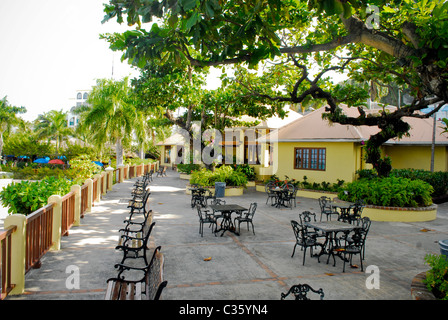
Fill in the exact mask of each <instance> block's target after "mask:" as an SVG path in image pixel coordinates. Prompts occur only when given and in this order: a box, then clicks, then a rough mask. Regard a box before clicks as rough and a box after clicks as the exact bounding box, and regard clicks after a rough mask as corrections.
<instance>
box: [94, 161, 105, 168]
mask: <svg viewBox="0 0 448 320" xmlns="http://www.w3.org/2000/svg"><path fill="white" fill-rule="evenodd" d="M92 162H93V163H95V164H97V165H99V166H100V167H103V164H102V163H101V162H99V161H92Z"/></svg>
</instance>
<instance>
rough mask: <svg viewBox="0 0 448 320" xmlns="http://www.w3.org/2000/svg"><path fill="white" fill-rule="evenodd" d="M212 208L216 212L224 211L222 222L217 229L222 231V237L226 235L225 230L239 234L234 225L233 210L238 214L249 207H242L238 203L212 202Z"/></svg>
mask: <svg viewBox="0 0 448 320" xmlns="http://www.w3.org/2000/svg"><path fill="white" fill-rule="evenodd" d="M209 207H210V209H212V210H213V211H216V212H221V213H222V218H223V219H222V222H221V226H220V228H219V229H217V230H215V232H220V231H222V233H221V237H222V236H223V235H224V232H226V231H230V232H233V233H234V234H236V235H239V233H238V232H236V228H235V226H234V225H233V222H232V212H236V213H237V214H240V213H241V211H244V210H247V208H245V207H242V206H240V205H238V204H211V205H210V206H209Z"/></svg>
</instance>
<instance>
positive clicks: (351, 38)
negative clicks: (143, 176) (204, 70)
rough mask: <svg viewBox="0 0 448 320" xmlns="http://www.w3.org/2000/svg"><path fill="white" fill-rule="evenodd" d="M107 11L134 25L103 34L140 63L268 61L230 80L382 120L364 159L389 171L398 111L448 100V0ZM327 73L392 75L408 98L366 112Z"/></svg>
mask: <svg viewBox="0 0 448 320" xmlns="http://www.w3.org/2000/svg"><path fill="white" fill-rule="evenodd" d="M105 13H106V16H105V19H104V21H107V20H110V19H112V18H115V17H116V18H117V21H118V22H119V23H121V22H123V21H124V19H126V20H127V23H128V25H130V26H132V25H136V29H135V30H132V31H127V32H125V33H123V34H113V35H107V36H105V37H106V38H107V40H108V41H109V42H110V43H111V48H112V49H114V50H122V51H124V54H123V59H128V60H129V62H130V63H134V64H136V65H138V66H141V67H143V66H145V65H146V64H147V62H148V61H151V60H155V59H156V60H158V61H161V62H165V61H171V62H174V63H180V62H181V61H187V62H188V63H189V64H190V65H191V66H199V67H208V66H218V65H238V64H245V65H247V66H248V67H249V68H257V67H259V66H260V62H272V64H271V65H270V67H269V68H267V67H266V69H265V70H266V72H264V73H263V74H262V75H261V78H260V74H259V73H258V74H257V75H256V76H254V74H252V73H250V72H247V71H243V70H241V69H240V71H239V72H237V77H236V82H237V83H239V84H240V85H242V88H244V91H245V93H246V94H247V93H251V94H252V95H254V96H257V97H259V98H260V99H262V100H263V101H275V102H289V103H302V104H303V103H308V102H310V101H313V100H316V99H317V100H319V99H320V100H323V101H324V102H325V103H326V104H327V105H328V114H327V115H326V117H327V118H328V119H329V120H331V121H335V122H339V123H342V124H352V125H368V126H378V127H379V129H380V132H379V133H378V134H376V135H374V136H372V137H371V138H370V140H369V141H368V147H369V149H368V150H370V151H368V152H367V161H368V162H370V163H372V164H373V165H374V166H375V167H376V168H377V169H378V170H379V171H384V172H386V173H387V171H388V164H387V163H385V162H384V160H382V159H381V155H380V151H379V147H380V146H381V145H382V143H384V142H385V141H387V140H389V139H391V138H395V137H401V136H403V135H405V134H407V132H408V130H409V125H408V124H407V123H406V122H404V121H403V120H402V118H403V117H405V116H411V117H427V116H430V115H431V113H429V114H426V115H422V114H421V113H420V112H418V111H419V110H421V109H423V108H426V107H427V106H428V105H430V104H435V105H436V106H438V107H436V108H435V109H434V110H433V112H436V111H437V110H438V108H440V107H441V106H442V105H444V104H445V103H447V102H448V91H447V78H448V68H447V63H448V1H439V0H420V1H417V0H394V1H387V0H362V1H357V0H356V1H355V0H284V1H280V0H248V1H243V0H229V1H219V0H202V1H199V0H197V1H196V0H179V1H175V0H165V1H163V0H162V1H157V0H154V1H151V0H133V1H122V0H121V1H117V0H110V3H109V4H108V5H105ZM149 22H153V23H152V24H147V23H149ZM146 25H148V28H147V29H145V27H146ZM330 71H332V72H345V73H346V75H347V76H348V77H349V78H350V79H353V80H356V81H359V82H364V81H372V82H375V83H379V84H389V83H392V82H393V83H395V84H396V85H398V86H399V87H400V88H402V89H408V90H409V91H410V93H411V95H412V96H413V97H414V100H413V102H412V103H410V104H409V105H405V106H401V108H398V109H396V110H395V111H390V112H386V111H383V112H380V113H379V114H378V115H376V116H366V114H365V112H364V111H363V108H362V105H363V102H364V101H365V97H366V92H365V90H359V88H358V89H357V88H355V87H353V86H351V87H350V86H348V87H347V86H338V85H336V84H334V83H333V82H332V81H329V78H328V77H327V75H328V72H330ZM249 80H250V81H249ZM268 83H269V84H271V85H269V86H267V85H266V84H268ZM274 83H275V84H276V85H272V84H274ZM341 103H346V104H348V105H350V106H356V107H358V110H359V116H358V117H347V116H346V115H344V114H342V112H341V111H340V108H339V107H338V106H339V104H341Z"/></svg>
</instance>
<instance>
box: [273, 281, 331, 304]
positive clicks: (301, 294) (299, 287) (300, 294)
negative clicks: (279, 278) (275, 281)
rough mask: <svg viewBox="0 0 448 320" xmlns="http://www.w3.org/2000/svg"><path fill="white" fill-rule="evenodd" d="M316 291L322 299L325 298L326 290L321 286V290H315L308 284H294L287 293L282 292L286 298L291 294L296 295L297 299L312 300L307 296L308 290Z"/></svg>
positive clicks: (282, 296) (282, 297)
mask: <svg viewBox="0 0 448 320" xmlns="http://www.w3.org/2000/svg"><path fill="white" fill-rule="evenodd" d="M310 291H311V292H314V293H316V294H318V295H319V296H320V300H323V299H324V290H322V288H320V289H319V290H315V289H313V288H311V286H309V285H308V284H306V283H304V284H295V285H293V286H292V287H291V288H290V289H289V291H288V292H287V293H283V292H282V293H281V299H282V300H284V299H285V298H286V297H287V296H288V295H289V294H292V295H294V297H295V298H294V299H295V300H310V298H308V297H307V294H308V292H310Z"/></svg>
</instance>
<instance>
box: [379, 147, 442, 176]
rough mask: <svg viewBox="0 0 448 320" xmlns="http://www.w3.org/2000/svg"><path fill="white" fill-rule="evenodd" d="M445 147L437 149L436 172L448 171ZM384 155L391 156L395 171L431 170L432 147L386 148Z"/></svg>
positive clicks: (435, 152) (435, 157)
mask: <svg viewBox="0 0 448 320" xmlns="http://www.w3.org/2000/svg"><path fill="white" fill-rule="evenodd" d="M446 149H447V148H446V147H445V146H441V147H435V150H434V171H447V170H448V163H447V160H448V155H447V150H446ZM384 153H385V154H387V155H389V156H390V158H391V160H392V167H393V168H394V169H407V168H413V169H423V170H430V169H431V147H430V146H384Z"/></svg>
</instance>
